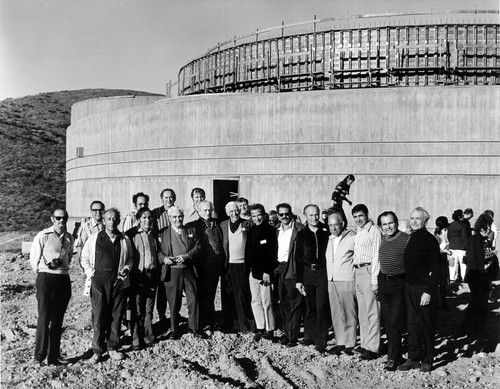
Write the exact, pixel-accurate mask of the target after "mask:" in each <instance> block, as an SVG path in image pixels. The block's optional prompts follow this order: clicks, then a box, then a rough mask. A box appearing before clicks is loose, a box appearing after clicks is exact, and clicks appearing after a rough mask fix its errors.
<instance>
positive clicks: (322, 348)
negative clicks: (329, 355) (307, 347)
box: [314, 346, 326, 354]
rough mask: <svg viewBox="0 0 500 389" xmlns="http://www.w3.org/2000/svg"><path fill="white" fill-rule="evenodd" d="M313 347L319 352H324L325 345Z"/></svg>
mask: <svg viewBox="0 0 500 389" xmlns="http://www.w3.org/2000/svg"><path fill="white" fill-rule="evenodd" d="M314 349H315V350H316V351H317V352H318V353H320V354H324V353H325V351H326V348H325V347H318V346H315V347H314Z"/></svg>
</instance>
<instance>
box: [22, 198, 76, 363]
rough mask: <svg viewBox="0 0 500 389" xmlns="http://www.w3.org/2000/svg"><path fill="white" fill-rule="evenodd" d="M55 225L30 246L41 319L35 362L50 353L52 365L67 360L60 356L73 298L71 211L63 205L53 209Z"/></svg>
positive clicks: (48, 355)
mask: <svg viewBox="0 0 500 389" xmlns="http://www.w3.org/2000/svg"><path fill="white" fill-rule="evenodd" d="M50 219H51V221H52V227H49V228H47V229H45V230H43V231H41V232H39V233H38V235H37V236H36V237H35V239H34V241H33V245H32V246H31V250H30V264H31V267H32V269H33V270H34V271H35V273H36V274H37V278H36V299H37V302H38V321H37V327H36V338H35V362H36V363H38V364H41V363H42V362H43V360H44V359H45V358H46V357H47V363H48V364H49V365H62V364H67V363H68V361H67V360H65V359H64V358H62V357H61V354H60V346H61V334H62V324H63V319H64V314H65V313H66V308H67V307H68V303H69V300H70V298H71V281H70V279H69V274H68V271H69V264H70V261H71V255H72V253H73V244H74V239H73V237H72V236H71V234H70V233H69V232H67V231H66V223H67V221H68V213H67V212H66V211H65V210H64V209H61V208H58V209H56V210H54V212H52V216H51V218H50Z"/></svg>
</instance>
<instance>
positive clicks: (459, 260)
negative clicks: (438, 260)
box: [448, 249, 467, 282]
mask: <svg viewBox="0 0 500 389" xmlns="http://www.w3.org/2000/svg"><path fill="white" fill-rule="evenodd" d="M450 251H451V256H452V257H453V259H454V260H455V261H454V262H455V263H454V264H453V266H448V267H449V270H450V281H451V282H453V281H455V280H456V279H457V278H458V275H459V274H460V276H461V277H462V281H463V280H464V277H465V270H466V269H467V266H466V265H465V263H464V257H465V251H464V250H451V249H450Z"/></svg>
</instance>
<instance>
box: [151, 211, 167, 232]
mask: <svg viewBox="0 0 500 389" xmlns="http://www.w3.org/2000/svg"><path fill="white" fill-rule="evenodd" d="M151 213H152V214H153V217H154V219H155V221H154V229H155V231H156V232H158V233H161V232H162V231H163V230H164V229H165V228H167V227H168V226H169V225H170V222H169V220H168V209H166V208H165V206H163V205H162V206H161V207H158V208H155V209H153V211H152V212H151Z"/></svg>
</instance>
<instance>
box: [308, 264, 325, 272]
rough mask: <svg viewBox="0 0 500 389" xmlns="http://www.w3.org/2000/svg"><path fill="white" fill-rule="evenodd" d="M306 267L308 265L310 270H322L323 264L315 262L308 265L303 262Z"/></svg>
mask: <svg viewBox="0 0 500 389" xmlns="http://www.w3.org/2000/svg"><path fill="white" fill-rule="evenodd" d="M305 265H306V267H308V268H309V269H311V270H314V271H317V270H324V269H325V266H323V265H320V264H317V263H311V264H310V265H308V264H305Z"/></svg>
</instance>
